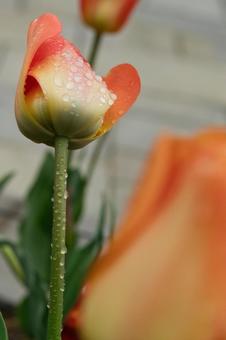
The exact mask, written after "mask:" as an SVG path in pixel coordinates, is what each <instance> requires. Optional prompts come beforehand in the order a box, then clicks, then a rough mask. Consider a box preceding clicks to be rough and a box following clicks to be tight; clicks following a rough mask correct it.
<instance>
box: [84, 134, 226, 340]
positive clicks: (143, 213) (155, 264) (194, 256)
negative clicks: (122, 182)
mask: <svg viewBox="0 0 226 340" xmlns="http://www.w3.org/2000/svg"><path fill="white" fill-rule="evenodd" d="M138 184H139V185H138V186H137V189H136V190H135V193H134V195H133V197H132V200H131V202H130V204H129V207H128V210H127V213H126V214H125V217H124V219H123V220H122V222H121V225H120V226H119V229H118V231H117V232H116V234H115V237H114V238H113V240H112V241H111V242H110V243H109V244H108V245H107V247H106V249H105V250H104V251H103V255H102V256H101V257H100V258H99V260H97V262H96V264H95V265H94V267H93V270H92V272H91V274H90V277H89V279H88V285H89V289H88V290H87V296H86V298H85V300H84V301H83V305H82V309H81V316H80V317H81V320H80V322H81V323H82V335H83V336H84V339H86V340H106V339H107V340H116V339H117V340H220V339H222V340H223V339H226V130H220V129H219V130H217V129H216V130H209V131H207V132H203V133H200V134H198V135H196V136H194V137H192V138H177V137H173V136H168V137H163V138H161V139H160V140H159V142H158V143H157V145H156V146H155V148H154V151H153V153H152V154H151V156H150V158H149V159H148V161H147V164H146V168H145V170H144V173H143V176H142V177H141V179H140V182H139V183H138Z"/></svg>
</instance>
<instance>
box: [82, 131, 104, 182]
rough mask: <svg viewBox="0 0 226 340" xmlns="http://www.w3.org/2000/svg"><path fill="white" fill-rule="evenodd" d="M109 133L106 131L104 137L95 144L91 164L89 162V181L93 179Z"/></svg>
mask: <svg viewBox="0 0 226 340" xmlns="http://www.w3.org/2000/svg"><path fill="white" fill-rule="evenodd" d="M107 136H108V133H106V134H105V135H103V136H102V137H100V138H99V139H98V140H97V142H96V145H95V148H94V150H93V153H92V155H91V158H90V160H89V164H88V170H87V179H88V181H90V180H91V177H92V175H93V173H94V170H95V168H96V165H97V162H98V160H99V157H100V154H101V151H102V148H103V146H104V144H105V141H106V139H107Z"/></svg>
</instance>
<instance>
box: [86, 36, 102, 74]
mask: <svg viewBox="0 0 226 340" xmlns="http://www.w3.org/2000/svg"><path fill="white" fill-rule="evenodd" d="M101 40H102V33H99V32H96V31H95V35H94V38H93V42H92V46H91V52H90V55H89V59H88V61H89V63H90V65H91V66H92V67H94V66H95V62H96V57H97V52H98V50H99V48H100V44H101Z"/></svg>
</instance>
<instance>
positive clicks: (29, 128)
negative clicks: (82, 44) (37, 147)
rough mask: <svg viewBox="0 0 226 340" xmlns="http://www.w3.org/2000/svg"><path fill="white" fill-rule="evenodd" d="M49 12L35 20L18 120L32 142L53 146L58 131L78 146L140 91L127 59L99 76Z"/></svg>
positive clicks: (106, 126)
mask: <svg viewBox="0 0 226 340" xmlns="http://www.w3.org/2000/svg"><path fill="white" fill-rule="evenodd" d="M60 32H61V24H60V22H59V20H58V18H57V17H56V16H54V15H53V14H49V13H47V14H44V15H42V16H40V17H39V18H37V19H35V20H34V21H33V22H32V23H31V25H30V28H29V31H28V42H27V52H26V55H25V60H24V64H23V68H22V71H21V76H20V80H19V84H18V87H17V93H16V105H15V106H16V119H17V123H18V126H19V128H20V130H21V132H22V133H23V134H24V135H25V136H26V137H28V138H30V139H31V140H33V141H34V142H38V143H45V144H48V145H54V140H55V137H56V136H61V137H66V138H68V139H69V147H70V148H72V149H77V148H80V147H83V146H84V145H86V144H88V143H89V142H91V141H93V140H95V139H96V138H97V137H99V136H101V135H102V134H104V133H105V132H107V131H108V130H109V129H111V127H112V126H113V124H114V123H115V122H116V121H117V120H118V119H119V118H120V117H121V116H122V115H123V114H124V113H125V112H126V111H127V110H128V109H129V108H130V106H131V105H132V104H133V102H134V101H135V100H136V98H137V96H138V94H139V91H140V79H139V76H138V74H137V71H136V70H135V69H134V68H133V66H131V65H129V64H122V65H119V66H116V67H114V68H113V69H112V70H111V71H110V72H109V73H108V75H107V76H106V77H104V78H102V77H100V76H97V75H96V74H95V73H94V71H93V70H92V69H91V67H90V65H89V64H88V62H87V61H86V60H85V59H84V58H83V57H82V56H81V54H80V51H79V50H78V49H77V48H76V47H75V46H73V45H72V44H71V43H70V42H69V41H67V40H66V39H64V38H63V37H62V36H61V35H60Z"/></svg>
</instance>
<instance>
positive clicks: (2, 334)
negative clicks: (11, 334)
mask: <svg viewBox="0 0 226 340" xmlns="http://www.w3.org/2000/svg"><path fill="white" fill-rule="evenodd" d="M0 339H1V340H8V334H7V329H6V325H5V322H4V320H3V317H2V313H0Z"/></svg>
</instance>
